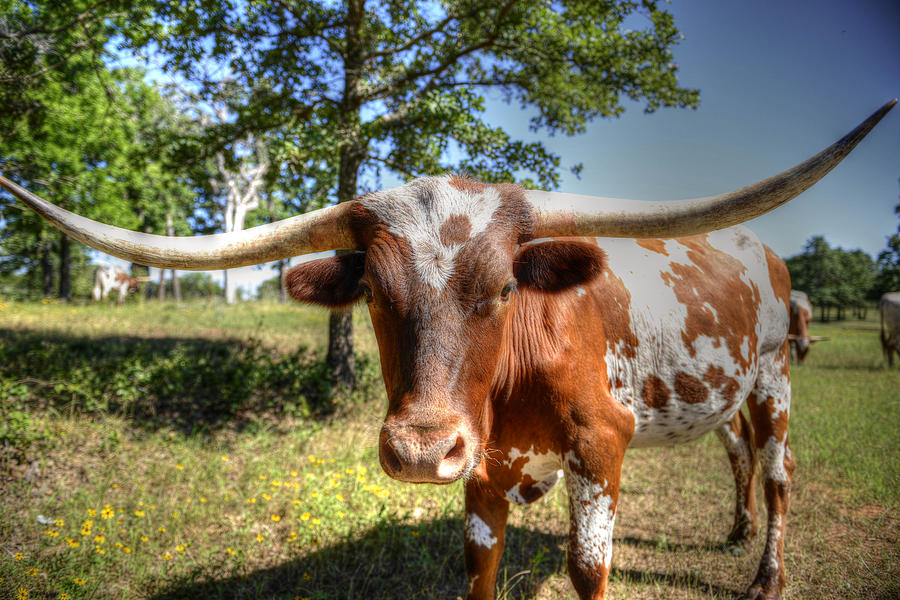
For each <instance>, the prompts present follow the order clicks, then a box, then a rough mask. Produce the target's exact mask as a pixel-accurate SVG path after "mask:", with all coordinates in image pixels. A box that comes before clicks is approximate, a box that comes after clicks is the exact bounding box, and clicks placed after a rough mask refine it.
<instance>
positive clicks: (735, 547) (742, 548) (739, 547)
mask: <svg viewBox="0 0 900 600" xmlns="http://www.w3.org/2000/svg"><path fill="white" fill-rule="evenodd" d="M722 551H723V552H727V553H728V554H730V555H732V556H743V555H745V554H747V547H746V544H740V543H738V544H736V543H734V542H730V541H729V542H725V545H724V546H722Z"/></svg>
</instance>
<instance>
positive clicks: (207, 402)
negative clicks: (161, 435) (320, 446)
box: [0, 329, 372, 434]
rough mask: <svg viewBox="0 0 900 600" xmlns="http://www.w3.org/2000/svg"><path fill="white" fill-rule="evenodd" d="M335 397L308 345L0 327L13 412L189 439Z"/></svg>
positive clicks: (315, 409) (0, 379) (2, 388)
mask: <svg viewBox="0 0 900 600" xmlns="http://www.w3.org/2000/svg"><path fill="white" fill-rule="evenodd" d="M357 361H358V364H359V365H360V369H359V371H360V372H361V373H363V374H365V373H366V372H367V371H371V370H372V365H370V364H369V362H370V361H369V360H368V359H367V357H365V356H359V357H357ZM363 379H364V380H366V377H365V375H364V376H363ZM368 380H372V378H371V377H369V378H368ZM331 395H332V389H331V384H330V381H329V376H328V369H327V367H326V365H325V361H324V359H323V358H320V357H319V356H317V355H316V354H314V353H312V352H309V351H308V350H307V349H305V348H300V349H298V350H296V351H294V352H292V353H281V352H278V351H276V350H273V349H271V348H268V347H266V346H264V345H262V344H261V343H259V342H255V341H252V340H251V341H247V340H228V339H225V340H209V339H203V338H173V337H163V338H143V337H130V336H107V337H87V336H78V335H70V334H64V333H48V332H45V331H40V332H37V331H30V330H19V329H0V400H2V401H3V402H5V403H7V404H8V405H14V404H16V403H18V404H22V405H25V406H38V407H50V408H53V409H54V410H57V411H60V412H69V411H73V412H79V413H112V414H117V415H122V416H124V417H126V418H128V419H131V420H132V421H133V422H134V423H135V424H136V425H138V426H140V427H144V428H148V429H154V428H157V427H159V426H165V427H167V428H173V429H175V430H177V431H179V432H181V433H184V434H191V433H198V432H202V431H204V430H209V429H217V428H223V427H234V428H237V429H242V428H244V427H246V426H248V425H251V424H259V423H261V422H263V423H264V422H266V420H267V419H268V420H270V421H272V422H277V419H278V417H281V416H285V415H286V416H302V417H308V416H323V415H327V414H328V413H329V412H331V411H332V410H333V405H332V404H331V400H330V398H331Z"/></svg>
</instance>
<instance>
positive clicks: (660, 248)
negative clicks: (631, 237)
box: [635, 238, 669, 256]
mask: <svg viewBox="0 0 900 600" xmlns="http://www.w3.org/2000/svg"><path fill="white" fill-rule="evenodd" d="M635 242H637V245H638V246H640V247H641V248H646V249H647V250H650V251H651V252H656V253H658V254H664V255H666V256H668V255H669V253H668V252H666V242H665V241H663V240H659V239H656V238H642V239H637V240H635Z"/></svg>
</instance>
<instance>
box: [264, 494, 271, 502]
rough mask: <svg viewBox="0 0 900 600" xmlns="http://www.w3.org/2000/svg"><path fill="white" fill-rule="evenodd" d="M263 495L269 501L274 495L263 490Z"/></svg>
mask: <svg viewBox="0 0 900 600" xmlns="http://www.w3.org/2000/svg"><path fill="white" fill-rule="evenodd" d="M262 497H263V498H264V499H265V500H267V501H268V500H271V499H272V496H270V495H268V494H267V493H265V492H263V494H262Z"/></svg>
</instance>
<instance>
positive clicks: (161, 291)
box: [156, 269, 166, 302]
mask: <svg viewBox="0 0 900 600" xmlns="http://www.w3.org/2000/svg"><path fill="white" fill-rule="evenodd" d="M156 299H157V300H159V301H160V302H162V301H163V300H165V299H166V270H165V269H160V270H159V287H158V288H156Z"/></svg>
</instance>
